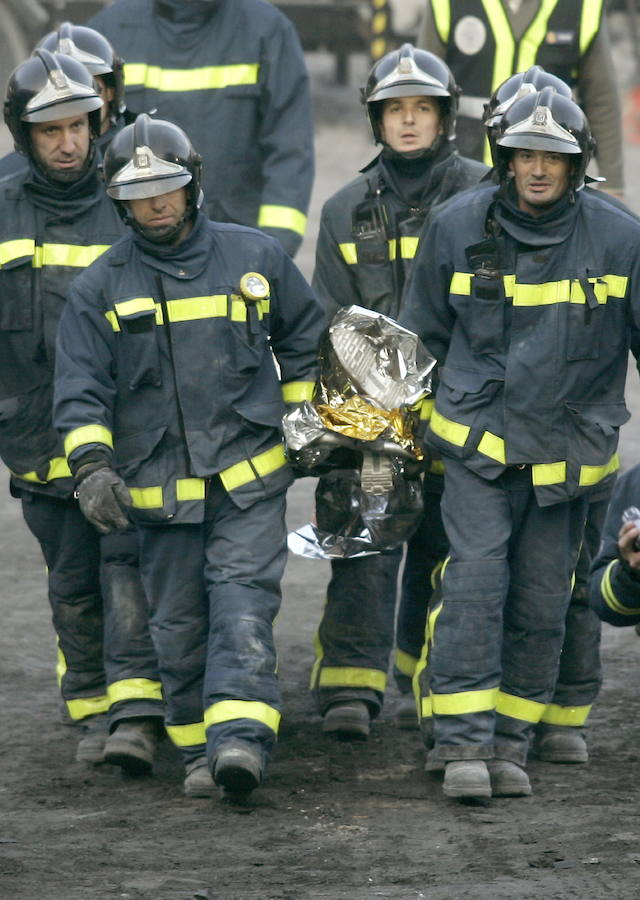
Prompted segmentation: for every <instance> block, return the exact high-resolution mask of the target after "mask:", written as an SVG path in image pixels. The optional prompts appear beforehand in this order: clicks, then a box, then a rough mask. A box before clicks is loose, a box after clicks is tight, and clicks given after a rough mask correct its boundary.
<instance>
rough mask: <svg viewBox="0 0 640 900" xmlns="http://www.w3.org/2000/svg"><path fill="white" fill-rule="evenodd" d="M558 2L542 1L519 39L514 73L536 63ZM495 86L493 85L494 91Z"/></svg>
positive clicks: (553, 0) (557, 0)
mask: <svg viewBox="0 0 640 900" xmlns="http://www.w3.org/2000/svg"><path fill="white" fill-rule="evenodd" d="M558 2H559V0H542V3H541V4H540V8H539V10H538V12H537V13H536V15H535V17H534V19H533V22H532V23H531V25H529V27H528V28H527V30H526V31H525V33H524V34H523V35H522V38H521V39H520V49H519V52H518V63H517V65H516V66H514V69H513V71H514V72H524V71H525V70H526V69H528V68H530V66H532V65H533V64H534V63H535V61H536V54H537V53H538V50H539V49H540V47H541V46H542V44H543V42H544V39H545V38H546V36H547V31H548V30H549V18H550V17H551V13H552V12H553V11H554V9H555V8H556V6H557V5H558ZM496 87H497V85H494V89H495V88H496Z"/></svg>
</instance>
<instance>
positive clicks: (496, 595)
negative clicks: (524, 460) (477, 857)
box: [429, 459, 587, 764]
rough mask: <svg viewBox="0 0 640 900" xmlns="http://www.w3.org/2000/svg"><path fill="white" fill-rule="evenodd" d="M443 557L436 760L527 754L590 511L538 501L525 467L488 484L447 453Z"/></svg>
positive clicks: (552, 670) (547, 693)
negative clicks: (445, 558) (446, 542)
mask: <svg viewBox="0 0 640 900" xmlns="http://www.w3.org/2000/svg"><path fill="white" fill-rule="evenodd" d="M445 472H446V474H445V490H444V495H443V500H442V515H443V521H444V525H445V529H446V531H447V535H448V536H449V539H450V542H451V550H450V554H451V559H450V562H449V563H448V565H447V568H446V571H445V573H444V577H443V585H442V596H443V602H442V609H441V611H440V614H439V615H438V618H437V621H436V623H435V626H434V631H433V635H432V648H431V654H430V663H429V670H430V671H429V674H430V680H431V703H432V708H433V714H434V726H435V740H436V751H435V752H436V757H437V758H440V759H442V760H447V759H467V758H480V759H482V758H491V757H493V756H494V755H495V756H498V757H499V758H503V759H510V760H512V761H513V762H516V763H520V764H522V763H524V762H525V761H526V755H527V748H528V742H529V737H530V734H531V731H532V729H533V726H534V724H535V723H536V722H538V721H539V720H540V718H541V717H542V715H543V713H544V710H545V706H546V705H547V703H548V702H549V701H550V700H551V697H552V694H553V690H554V686H555V683H556V678H557V673H558V663H559V657H560V651H561V648H562V641H563V637H564V622H565V617H566V612H567V607H568V603H569V597H570V593H571V576H572V573H573V571H574V569H575V565H576V561H577V557H578V552H579V547H580V543H581V540H582V532H583V528H584V521H585V516H586V509H587V500H586V499H585V498H583V497H581V498H578V499H576V500H572V501H569V502H566V503H558V504H555V505H554V506H548V507H543V508H541V507H539V506H538V505H537V503H536V501H535V496H534V493H533V487H532V486H531V484H530V480H529V475H528V473H527V472H526V470H524V471H522V472H519V471H517V470H508V471H507V472H506V473H505V474H504V475H503V476H501V477H500V478H498V479H497V480H496V481H486V480H484V479H482V478H479V477H478V476H477V475H475V474H474V473H473V472H471V471H469V470H468V469H466V468H465V467H464V466H463V465H461V464H460V463H458V462H456V461H453V460H449V459H447V460H446V461H445Z"/></svg>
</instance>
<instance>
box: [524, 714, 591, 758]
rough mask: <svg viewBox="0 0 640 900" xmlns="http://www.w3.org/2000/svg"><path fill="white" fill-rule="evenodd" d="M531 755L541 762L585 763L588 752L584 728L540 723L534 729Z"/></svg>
mask: <svg viewBox="0 0 640 900" xmlns="http://www.w3.org/2000/svg"><path fill="white" fill-rule="evenodd" d="M533 753H534V755H535V756H537V757H538V759H541V760H543V762H552V763H574V764H576V763H586V762H588V761H589V751H588V749H587V740H586V738H585V733H584V728H575V727H574V726H572V725H547V724H546V723H541V724H540V725H538V726H537V727H536V736H535V740H534V743H533Z"/></svg>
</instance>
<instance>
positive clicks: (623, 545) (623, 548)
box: [618, 522, 640, 571]
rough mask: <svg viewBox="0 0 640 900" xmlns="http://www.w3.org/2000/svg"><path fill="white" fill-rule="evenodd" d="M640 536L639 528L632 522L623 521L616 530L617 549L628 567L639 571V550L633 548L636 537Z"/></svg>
mask: <svg viewBox="0 0 640 900" xmlns="http://www.w3.org/2000/svg"><path fill="white" fill-rule="evenodd" d="M638 537H640V528H636V526H635V525H634V524H633V522H623V524H622V528H621V529H620V531H619V532H618V551H619V553H620V556H621V558H622V559H623V560H624V561H625V562H626V564H627V565H628V566H629V568H630V569H637V570H638V571H640V550H636V549H635V548H634V546H633V545H634V542H635V540H636V538H638Z"/></svg>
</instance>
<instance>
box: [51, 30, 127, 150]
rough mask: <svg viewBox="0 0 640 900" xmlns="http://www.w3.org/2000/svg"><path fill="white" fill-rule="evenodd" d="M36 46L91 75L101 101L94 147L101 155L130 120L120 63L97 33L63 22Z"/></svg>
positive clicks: (106, 42)
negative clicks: (78, 64)
mask: <svg viewBox="0 0 640 900" xmlns="http://www.w3.org/2000/svg"><path fill="white" fill-rule="evenodd" d="M38 46H39V47H44V48H45V49H46V50H51V52H52V53H64V54H65V56H71V57H72V58H73V59H77V60H78V62H81V63H82V64H83V66H84V67H85V69H88V71H89V72H91V74H92V75H93V77H94V79H95V81H96V84H97V90H98V93H99V94H100V97H101V98H102V101H103V105H102V109H101V111H100V136H99V137H98V139H97V140H96V146H97V147H98V149H99V150H100V152H101V153H103V154H104V152H105V150H106V149H107V147H108V146H109V144H110V143H111V141H112V139H113V137H114V135H115V134H116V133H117V132H118V131H120V129H121V128H124V126H125V125H128V124H129V123H130V122H131V121H132V120H133V118H134V116H133V115H132V114H131V113H130V112H129V111H128V109H127V107H126V105H125V100H124V61H123V60H122V59H121V58H120V57H119V56H118V54H117V53H116V51H115V50H114V48H113V47H112V46H111V44H110V43H109V41H108V40H107V39H106V38H105V37H103V36H102V35H101V34H100V32H98V31H95V29H93V28H87V27H86V26H85V25H74V24H73V23H72V22H63V23H62V25H60V27H59V28H58V29H57V30H56V31H51V32H49V34H47V35H46V36H45V37H43V38H42V40H41V41H40V43H39V44H38Z"/></svg>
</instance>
